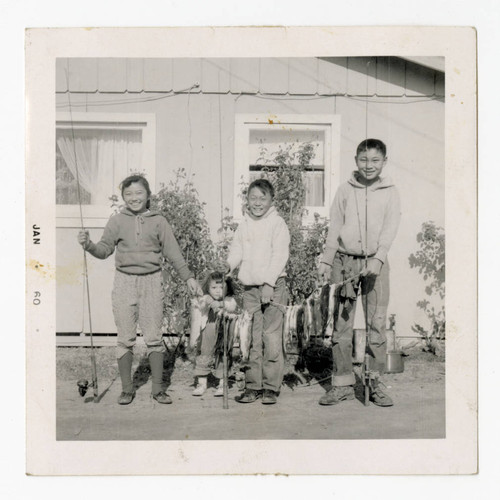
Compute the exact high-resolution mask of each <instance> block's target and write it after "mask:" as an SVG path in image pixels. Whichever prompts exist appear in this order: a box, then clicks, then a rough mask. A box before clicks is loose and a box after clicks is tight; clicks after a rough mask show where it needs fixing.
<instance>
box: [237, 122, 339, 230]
mask: <svg viewBox="0 0 500 500" xmlns="http://www.w3.org/2000/svg"><path fill="white" fill-rule="evenodd" d="M339 138H340V118H339V117H338V116H335V115H281V116H270V115H257V116H253V115H236V135H235V179H234V191H235V194H234V214H235V217H236V218H238V217H239V216H240V214H241V212H240V210H239V207H240V206H241V198H240V197H239V194H240V191H241V182H242V181H243V182H251V181H253V180H254V179H257V178H259V177H261V176H262V175H263V170H266V169H267V170H272V169H273V168H276V162H275V161H274V158H275V156H276V153H279V151H288V152H289V153H290V155H289V156H291V157H292V158H294V161H297V162H298V161H299V160H298V154H297V153H298V152H299V151H300V150H301V148H302V147H303V146H304V145H305V144H309V145H310V146H311V148H312V151H313V156H312V158H311V160H310V161H309V162H308V164H307V166H306V167H305V171H304V183H305V187H306V200H305V204H306V208H307V211H308V213H307V216H306V221H307V220H312V219H313V216H314V213H315V212H316V213H319V214H320V215H321V216H327V215H328V211H329V207H330V204H331V201H332V198H333V194H334V193H335V188H336V186H337V180H338V155H339V147H338V145H339ZM334 146H335V148H334Z"/></svg>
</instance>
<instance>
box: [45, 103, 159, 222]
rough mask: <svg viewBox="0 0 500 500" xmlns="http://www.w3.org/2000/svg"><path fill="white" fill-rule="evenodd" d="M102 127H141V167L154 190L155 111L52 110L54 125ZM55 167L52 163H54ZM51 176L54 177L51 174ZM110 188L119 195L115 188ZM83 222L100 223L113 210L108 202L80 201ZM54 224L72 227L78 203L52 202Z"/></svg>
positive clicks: (60, 127) (106, 128)
mask: <svg viewBox="0 0 500 500" xmlns="http://www.w3.org/2000/svg"><path fill="white" fill-rule="evenodd" d="M90 128H92V129H96V128H97V129H104V130H116V129H121V130H141V131H142V158H141V167H140V168H141V171H143V172H144V173H145V174H146V175H147V179H148V181H149V184H150V185H151V189H152V190H153V191H154V190H155V175H156V115H155V113H94V112H89V113H68V112H62V113H56V137H57V129H72V130H82V129H90ZM54 168H55V163H54ZM54 179H55V177H54ZM115 190H116V192H115V193H112V192H110V196H111V195H112V194H116V195H118V196H119V195H120V193H119V192H118V190H117V189H116V188H115ZM82 213H83V220H84V224H85V225H86V226H88V227H104V226H105V225H106V223H107V221H108V220H109V217H110V216H111V214H112V213H113V209H112V208H111V202H110V203H109V204H108V205H82ZM56 220H57V224H56V225H57V227H75V226H79V225H80V224H81V221H80V207H79V205H78V204H76V205H58V204H56Z"/></svg>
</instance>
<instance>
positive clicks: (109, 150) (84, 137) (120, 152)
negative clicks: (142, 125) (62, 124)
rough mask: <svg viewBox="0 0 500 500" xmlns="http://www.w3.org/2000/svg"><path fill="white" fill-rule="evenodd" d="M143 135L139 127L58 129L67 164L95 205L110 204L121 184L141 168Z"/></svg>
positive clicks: (60, 147)
mask: <svg viewBox="0 0 500 500" xmlns="http://www.w3.org/2000/svg"><path fill="white" fill-rule="evenodd" d="M141 136H142V133H141V131H140V130H101V129H88V130H82V129H79V130H75V131H71V130H65V129H59V130H57V145H58V146H59V150H60V151H61V155H62V157H63V159H64V161H65V163H66V166H67V167H68V169H69V170H70V172H71V173H72V174H73V177H74V178H75V179H78V180H79V181H80V185H81V187H82V188H83V189H85V190H86V191H88V192H89V193H90V196H91V204H92V205H108V204H109V197H110V196H111V195H112V194H114V193H115V192H116V190H117V189H118V184H119V183H120V182H121V181H122V180H123V179H124V178H125V177H126V176H127V175H128V174H129V173H131V172H137V171H138V170H139V169H140V167H141V138H142V137H141ZM75 154H76V160H75ZM77 168H78V172H77Z"/></svg>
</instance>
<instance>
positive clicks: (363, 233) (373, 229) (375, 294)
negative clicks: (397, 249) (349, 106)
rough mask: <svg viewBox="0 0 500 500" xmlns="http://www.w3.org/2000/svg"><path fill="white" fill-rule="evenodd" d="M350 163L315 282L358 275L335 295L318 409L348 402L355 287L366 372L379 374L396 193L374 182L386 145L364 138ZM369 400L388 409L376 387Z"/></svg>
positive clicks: (382, 181)
mask: <svg viewBox="0 0 500 500" xmlns="http://www.w3.org/2000/svg"><path fill="white" fill-rule="evenodd" d="M355 162H356V166H357V171H354V172H353V174H352V177H351V178H350V179H349V181H348V182H346V183H344V184H342V185H341V186H340V187H339V188H338V191H337V194H336V195H335V199H334V200H333V204H332V206H331V210H330V227H329V230H328V237H327V240H326V244H325V250H324V253H323V256H322V258H321V263H320V265H319V267H318V275H319V278H320V280H325V279H328V278H329V277H330V276H332V278H333V279H332V281H333V282H334V283H340V282H343V281H345V280H347V279H348V278H351V277H354V276H356V275H359V274H361V276H360V277H358V278H356V279H354V280H353V281H351V282H349V283H347V284H346V285H344V286H342V287H340V290H339V292H338V295H337V301H336V310H335V311H334V331H333V335H332V350H333V361H334V363H333V364H334V372H333V375H332V386H333V387H332V389H331V390H330V391H328V392H327V393H326V394H324V395H323V396H322V397H321V398H320V400H319V403H320V404H321V405H333V404H337V403H339V402H341V401H344V400H348V399H354V383H355V376H354V372H353V369H352V342H353V326H354V313H355V307H356V298H357V294H358V290H359V287H361V296H362V303H363V307H364V308H365V316H366V317H367V326H368V338H367V341H368V348H367V352H368V354H369V356H370V370H371V371H372V372H374V374H375V376H376V378H377V375H381V374H383V373H384V371H385V363H386V336H385V325H386V316H387V306H388V303H389V262H388V260H387V253H388V252H389V249H390V247H391V244H392V242H393V240H394V238H395V236H396V232H397V230H398V226H399V221H400V217H401V210H400V201H399V194H398V190H397V189H396V187H395V186H394V184H393V183H392V181H391V179H389V178H388V177H380V174H381V172H382V170H383V168H384V167H385V165H386V163H387V152H386V146H385V144H384V143H383V142H382V141H380V140H378V139H367V140H364V141H363V142H361V144H359V146H358V148H357V151H356V156H355ZM365 262H366V264H365ZM365 306H366V307H365ZM370 401H372V402H373V403H374V404H375V405H378V406H392V404H393V402H392V400H391V398H390V397H389V396H388V395H387V394H385V393H384V392H383V391H382V390H381V388H380V385H379V384H378V383H377V382H375V384H374V388H373V389H372V390H371V393H370Z"/></svg>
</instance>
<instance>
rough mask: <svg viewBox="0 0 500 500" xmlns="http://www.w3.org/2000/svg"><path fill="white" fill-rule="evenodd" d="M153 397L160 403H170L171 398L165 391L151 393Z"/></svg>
mask: <svg viewBox="0 0 500 500" xmlns="http://www.w3.org/2000/svg"><path fill="white" fill-rule="evenodd" d="M153 399H155V400H156V401H158V403H161V404H162V405H169V404H171V403H172V398H171V397H170V396H169V395H168V394H167V393H166V392H165V391H161V392H159V393H158V394H153Z"/></svg>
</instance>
